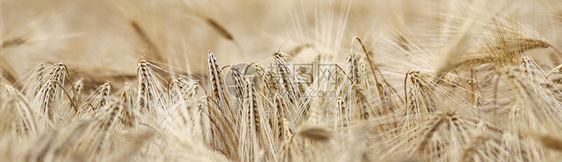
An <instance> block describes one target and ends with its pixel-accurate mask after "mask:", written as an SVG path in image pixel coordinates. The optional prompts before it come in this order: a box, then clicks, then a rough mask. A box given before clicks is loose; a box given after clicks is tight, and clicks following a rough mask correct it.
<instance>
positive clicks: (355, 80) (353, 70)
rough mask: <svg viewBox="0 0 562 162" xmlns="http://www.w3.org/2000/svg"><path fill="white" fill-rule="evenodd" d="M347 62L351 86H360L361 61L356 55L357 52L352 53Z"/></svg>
mask: <svg viewBox="0 0 562 162" xmlns="http://www.w3.org/2000/svg"><path fill="white" fill-rule="evenodd" d="M346 60H347V64H346V65H347V75H349V78H351V81H352V83H351V84H359V80H360V79H359V63H358V62H359V61H358V59H357V56H356V55H355V52H351V53H350V54H349V55H347V58H346Z"/></svg>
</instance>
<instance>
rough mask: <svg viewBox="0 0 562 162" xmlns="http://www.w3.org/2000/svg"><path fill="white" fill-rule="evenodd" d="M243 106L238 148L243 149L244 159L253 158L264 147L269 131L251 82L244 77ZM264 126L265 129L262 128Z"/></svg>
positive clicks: (242, 156)
mask: <svg viewBox="0 0 562 162" xmlns="http://www.w3.org/2000/svg"><path fill="white" fill-rule="evenodd" d="M244 86H245V87H244V106H243V108H242V109H243V110H242V114H241V115H242V121H243V124H241V126H242V130H241V134H242V137H243V138H241V139H240V140H241V145H240V147H241V148H240V149H239V150H244V152H245V153H244V154H243V155H241V158H242V159H243V160H244V159H245V160H254V159H256V157H257V156H258V155H257V154H258V153H259V152H260V150H261V149H267V148H264V147H265V142H267V140H266V139H265V137H266V135H267V132H266V131H270V130H268V129H267V128H266V127H267V126H268V124H265V121H264V120H265V118H264V115H265V113H264V111H263V110H262V109H263V107H261V105H260V103H259V102H260V101H259V100H258V96H257V94H256V92H255V90H254V87H253V85H252V83H251V82H250V81H249V80H248V79H247V78H244ZM264 128H265V129H264Z"/></svg>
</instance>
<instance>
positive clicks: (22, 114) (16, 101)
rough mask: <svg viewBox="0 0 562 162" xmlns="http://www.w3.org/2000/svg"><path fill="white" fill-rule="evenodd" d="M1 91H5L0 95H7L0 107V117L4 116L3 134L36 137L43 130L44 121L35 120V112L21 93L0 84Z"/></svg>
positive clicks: (1, 121)
mask: <svg viewBox="0 0 562 162" xmlns="http://www.w3.org/2000/svg"><path fill="white" fill-rule="evenodd" d="M0 90H2V91H5V92H0V93H5V94H6V96H5V98H3V103H2V105H0V111H1V112H0V115H2V116H3V117H2V119H1V120H0V123H1V124H2V125H1V126H0V129H1V130H2V131H1V132H2V133H13V134H17V135H18V137H27V136H28V135H36V134H37V133H38V132H39V131H40V129H43V128H42V127H43V125H42V124H43V122H44V121H42V120H41V119H37V118H35V114H36V112H35V110H33V109H31V107H30V106H31V105H30V104H29V103H28V102H27V99H26V98H25V96H23V94H21V92H19V91H18V90H17V89H15V88H14V87H12V86H11V85H8V84H0ZM2 97H4V96H2Z"/></svg>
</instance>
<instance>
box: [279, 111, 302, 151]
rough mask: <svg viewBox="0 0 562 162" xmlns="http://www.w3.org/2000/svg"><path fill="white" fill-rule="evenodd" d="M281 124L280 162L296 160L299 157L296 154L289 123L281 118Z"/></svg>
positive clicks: (296, 147)
mask: <svg viewBox="0 0 562 162" xmlns="http://www.w3.org/2000/svg"><path fill="white" fill-rule="evenodd" d="M281 123H282V125H283V142H282V145H281V150H280V151H279V153H280V156H279V158H280V159H281V160H280V161H284V162H289V161H295V160H298V158H299V157H300V156H299V154H298V151H299V150H297V149H298V146H297V144H296V142H295V139H294V134H293V132H292V130H291V129H290V127H289V121H287V119H285V118H282V119H281Z"/></svg>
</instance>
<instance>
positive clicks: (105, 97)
mask: <svg viewBox="0 0 562 162" xmlns="http://www.w3.org/2000/svg"><path fill="white" fill-rule="evenodd" d="M110 95H111V83H104V84H103V85H101V86H100V87H98V88H97V89H96V90H95V91H94V92H93V93H92V94H91V95H90V96H89V97H88V98H86V99H85V101H84V103H83V104H82V105H81V106H80V110H79V112H78V114H77V115H78V116H81V115H83V114H85V113H88V112H91V111H97V110H98V109H100V108H101V107H103V106H105V105H107V102H109V97H110Z"/></svg>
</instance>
